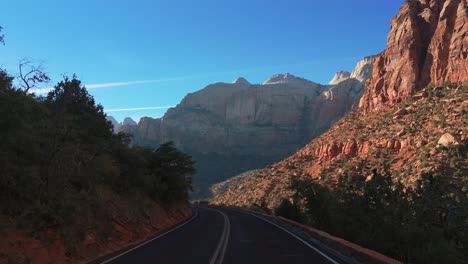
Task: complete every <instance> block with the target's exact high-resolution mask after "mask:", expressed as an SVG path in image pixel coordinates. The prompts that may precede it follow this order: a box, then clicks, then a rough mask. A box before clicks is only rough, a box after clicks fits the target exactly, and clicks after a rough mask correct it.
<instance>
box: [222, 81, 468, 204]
mask: <svg viewBox="0 0 468 264" xmlns="http://www.w3.org/2000/svg"><path fill="white" fill-rule="evenodd" d="M467 109H468V85H467V84H465V85H449V84H446V85H442V86H436V87H433V88H427V89H425V90H423V91H422V92H421V93H420V94H416V95H414V96H412V97H409V98H408V99H407V100H406V101H405V102H402V103H399V104H395V105H392V106H386V107H385V109H381V110H380V111H378V112H370V113H368V114H366V115H361V111H360V110H359V109H358V110H354V111H352V112H351V113H349V114H348V115H347V116H346V117H345V118H343V119H342V120H340V121H339V122H337V123H336V124H335V125H334V126H333V127H332V128H331V129H330V130H329V131H327V132H326V133H324V134H323V135H321V136H320V137H318V138H317V139H315V140H314V141H312V142H311V143H310V144H308V145H307V146H305V147H304V148H302V149H301V150H300V151H298V152H297V153H296V154H294V155H293V156H291V157H290V158H287V159H285V160H283V161H281V162H279V163H276V164H274V165H271V166H268V167H267V168H265V169H263V170H259V171H258V172H256V173H252V174H250V175H249V176H248V177H243V178H242V180H240V182H238V181H236V182H235V184H233V185H231V186H230V188H229V187H224V188H223V189H227V191H226V192H225V193H224V194H222V195H220V196H218V197H217V199H216V202H217V203H222V204H232V205H238V206H251V205H254V204H257V205H258V204H261V203H262V202H266V204H267V205H268V206H269V207H270V208H275V207H276V206H278V204H279V203H280V201H281V200H282V199H283V198H286V197H290V196H291V195H292V191H291V190H289V184H290V179H292V178H295V177H307V178H312V179H314V180H316V182H319V183H323V184H325V185H331V186H334V185H336V184H337V183H338V182H339V181H340V179H342V178H349V177H364V178H367V177H369V176H371V175H372V170H373V169H374V168H379V167H380V166H382V164H384V163H388V164H389V166H390V167H391V169H392V172H393V174H394V177H395V178H396V179H399V180H401V181H403V182H404V183H405V184H407V185H408V186H413V184H414V183H415V182H416V180H417V179H419V176H420V175H421V174H422V173H423V172H428V171H432V172H441V173H443V174H444V175H445V176H444V177H447V178H450V179H451V180H452V181H453V182H454V183H455V184H456V185H458V186H463V187H464V188H465V189H464V191H465V192H466V191H468V179H467V177H466V175H467V172H468V166H467V164H468V157H467V153H466V150H465V152H463V155H464V156H462V157H458V156H456V155H454V154H453V153H452V152H451V151H450V148H458V147H461V146H460V145H466V144H467V143H468V111H467ZM446 133H449V134H450V135H452V136H453V138H454V139H450V137H448V136H444V137H443V135H444V134H446ZM441 138H447V139H448V142H452V143H450V144H451V145H449V144H447V143H445V142H444V141H441V142H439V140H440V139H441ZM439 143H440V144H439ZM444 145H445V146H444ZM227 184H228V185H229V183H227ZM466 194H468V193H466Z"/></svg>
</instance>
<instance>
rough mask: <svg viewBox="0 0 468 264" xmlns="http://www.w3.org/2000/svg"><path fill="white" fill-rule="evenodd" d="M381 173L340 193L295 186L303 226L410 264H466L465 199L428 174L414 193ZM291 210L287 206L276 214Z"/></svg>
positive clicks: (344, 185)
mask: <svg viewBox="0 0 468 264" xmlns="http://www.w3.org/2000/svg"><path fill="white" fill-rule="evenodd" d="M465 154H466V153H465ZM381 171H382V172H380V171H377V170H374V173H373V176H372V178H371V179H368V180H367V181H366V180H343V181H342V182H341V183H340V186H339V187H338V188H337V189H335V190H336V191H332V190H331V189H328V188H326V187H324V186H323V185H320V184H318V183H316V182H314V181H312V180H310V179H308V180H293V181H292V183H291V189H292V190H294V192H295V195H296V196H297V197H298V198H299V201H300V203H301V204H302V205H303V206H302V208H303V210H302V212H301V214H300V220H301V221H302V222H304V223H307V224H309V225H312V226H314V227H317V228H320V229H322V230H325V231H327V232H330V233H332V234H334V235H336V236H339V237H342V238H345V239H348V240H350V241H353V242H355V243H357V244H360V245H363V246H366V247H369V248H372V249H375V250H377V251H379V252H382V253H384V254H387V255H389V256H392V257H394V258H397V259H399V260H402V261H404V262H405V263H464V261H465V260H466V259H467V257H468V255H467V250H466V249H467V247H468V202H467V199H466V197H465V196H464V194H463V193H461V192H457V190H458V188H457V187H455V186H454V185H453V184H452V183H451V182H449V181H448V180H447V178H444V176H443V175H440V174H430V173H426V174H424V175H423V176H422V177H421V179H420V180H419V181H418V182H417V184H416V187H415V188H413V189H405V188H404V187H403V185H402V184H401V183H399V182H396V183H395V182H394V180H392V176H391V175H390V174H389V173H388V172H387V170H386V169H383V170H381ZM338 190H339V191H338ZM285 207H286V208H288V210H285ZM292 208H293V206H292V205H291V203H289V204H286V203H282V204H281V205H280V207H279V208H278V209H277V211H281V212H283V211H286V212H289V211H290V210H291V209H292Z"/></svg>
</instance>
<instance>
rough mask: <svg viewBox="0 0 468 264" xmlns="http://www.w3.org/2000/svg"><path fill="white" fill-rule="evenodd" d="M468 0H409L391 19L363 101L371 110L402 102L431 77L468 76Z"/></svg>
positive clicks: (455, 78) (436, 80) (462, 78)
mask: <svg viewBox="0 0 468 264" xmlns="http://www.w3.org/2000/svg"><path fill="white" fill-rule="evenodd" d="M467 10H468V2H467V0H419V1H415V0H409V1H407V2H405V3H404V4H403V6H402V7H401V9H400V12H399V13H398V15H397V16H396V17H395V18H393V20H392V21H391V30H390V33H389V35H388V44H387V49H386V50H385V51H384V52H382V53H381V54H380V55H378V56H376V57H374V60H373V68H374V71H373V74H372V78H371V79H370V80H368V82H367V89H366V91H365V93H364V96H363V97H362V99H361V101H360V106H361V107H362V108H363V109H364V111H365V112H368V111H372V110H375V109H378V108H379V106H381V105H382V104H383V103H385V102H393V103H396V102H400V101H401V100H403V99H404V98H406V97H408V96H410V95H413V94H415V93H417V92H419V91H420V90H421V89H423V88H424V87H426V86H427V85H428V84H429V83H434V84H440V83H442V82H446V81H450V82H461V81H465V80H467V79H468V66H467V57H468V36H467V32H468V16H467V13H468V11H467Z"/></svg>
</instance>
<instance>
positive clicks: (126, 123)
mask: <svg viewBox="0 0 468 264" xmlns="http://www.w3.org/2000/svg"><path fill="white" fill-rule="evenodd" d="M136 125H137V122H135V120H133V119H132V118H130V117H126V118H125V119H124V121H123V122H122V126H136Z"/></svg>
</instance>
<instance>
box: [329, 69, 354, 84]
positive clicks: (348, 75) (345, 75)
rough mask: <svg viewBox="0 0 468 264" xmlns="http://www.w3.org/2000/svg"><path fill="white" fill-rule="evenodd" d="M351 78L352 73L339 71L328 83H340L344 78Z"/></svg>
mask: <svg viewBox="0 0 468 264" xmlns="http://www.w3.org/2000/svg"><path fill="white" fill-rule="evenodd" d="M349 78H351V73H350V72H348V71H339V72H337V73H336V74H335V76H333V79H332V80H331V81H330V82H329V83H328V84H330V85H334V84H338V83H340V82H342V81H344V80H347V79H349Z"/></svg>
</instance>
